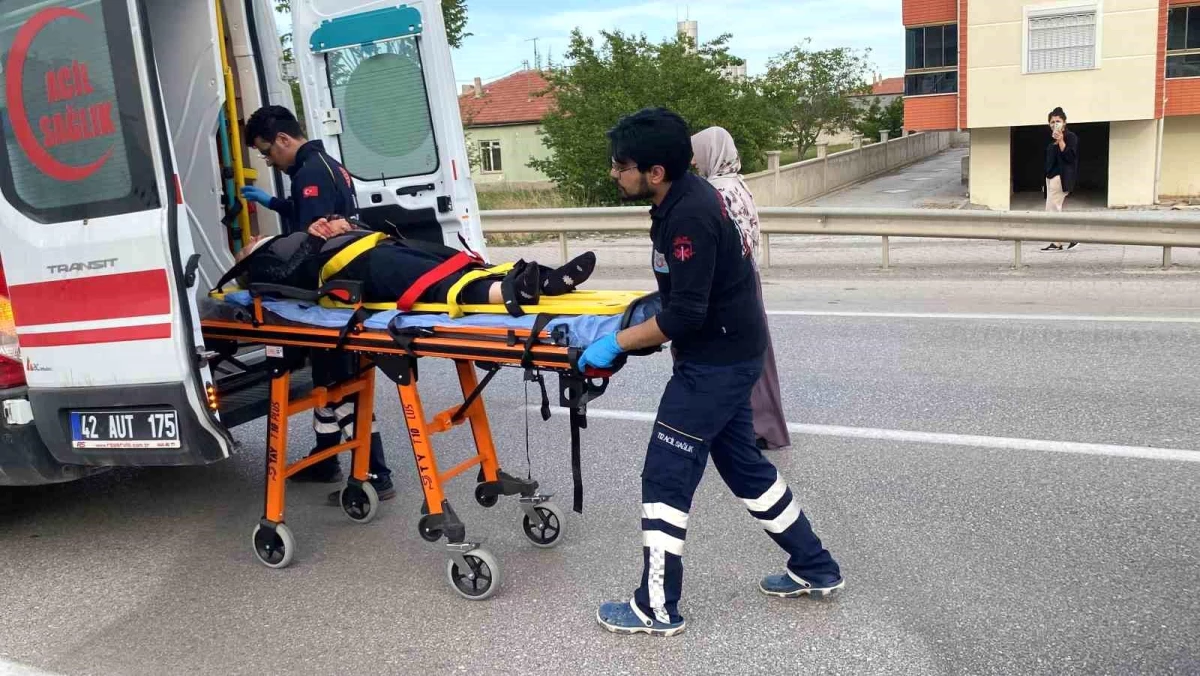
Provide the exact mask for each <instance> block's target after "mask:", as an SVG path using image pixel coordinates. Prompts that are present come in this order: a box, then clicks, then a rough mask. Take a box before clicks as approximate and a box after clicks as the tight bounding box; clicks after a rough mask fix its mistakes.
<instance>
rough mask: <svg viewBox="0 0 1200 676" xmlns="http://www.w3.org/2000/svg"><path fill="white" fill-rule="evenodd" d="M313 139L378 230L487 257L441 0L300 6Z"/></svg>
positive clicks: (298, 26) (301, 62)
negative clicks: (465, 247)
mask: <svg viewBox="0 0 1200 676" xmlns="http://www.w3.org/2000/svg"><path fill="white" fill-rule="evenodd" d="M292 22H293V30H294V52H295V59H296V62H297V67H298V71H299V74H300V79H301V91H302V95H303V98H304V108H305V116H306V122H307V127H308V132H309V136H310V138H312V139H321V140H322V141H324V142H325V146H326V150H327V151H328V152H329V153H330V154H331V155H333V156H334V157H336V158H338V159H339V160H340V161H341V162H342V164H344V165H345V166H346V169H347V170H348V171H349V172H350V174H351V175H353V177H354V184H355V191H356V195H357V198H358V206H359V210H360V213H361V216H362V219H363V220H364V221H365V222H366V223H368V224H369V225H370V226H371V227H372V228H374V229H377V230H380V231H384V232H389V233H396V232H398V233H400V234H401V235H404V236H405V237H412V238H416V239H426V240H429V241H435V242H441V243H444V244H446V245H448V246H453V247H457V248H461V245H460V244H459V240H458V237H459V235H460V234H461V235H462V237H463V238H464V239H465V240H466V241H467V243H468V244H469V245H470V246H471V247H472V248H473V249H475V250H476V251H478V252H480V253H481V254H484V255H485V256H486V249H485V246H484V240H483V230H482V228H481V226H480V222H479V209H478V202H477V198H476V195H475V188H474V183H473V182H472V180H471V169H470V166H469V165H468V163H467V150H466V141H465V138H464V134H463V128H462V121H461V118H460V116H459V109H458V96H457V92H456V89H455V80H454V66H453V64H452V63H451V59H450V45H449V43H448V42H447V40H446V27H445V23H444V21H443V19H442V12H441V7H440V4H439V2H438V0H412V1H411V2H409V3H408V4H406V5H405V4H399V3H397V2H396V1H395V0H390V1H387V0H293V2H292Z"/></svg>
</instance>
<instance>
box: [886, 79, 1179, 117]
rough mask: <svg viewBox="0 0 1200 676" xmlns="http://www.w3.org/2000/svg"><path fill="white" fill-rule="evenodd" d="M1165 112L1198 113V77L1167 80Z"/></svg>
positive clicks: (1169, 113)
mask: <svg viewBox="0 0 1200 676" xmlns="http://www.w3.org/2000/svg"><path fill="white" fill-rule="evenodd" d="M906 110H907V107H906ZM1166 114H1167V116H1168V117H1170V116H1173V115H1200V77H1189V78H1180V79H1174V80H1167V109H1166Z"/></svg>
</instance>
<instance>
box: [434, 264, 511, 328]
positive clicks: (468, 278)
mask: <svg viewBox="0 0 1200 676" xmlns="http://www.w3.org/2000/svg"><path fill="white" fill-rule="evenodd" d="M512 269H513V264H512V263H504V264H503V265H497V266H496V267H494V268H488V269H486V270H472V271H470V272H468V273H467V274H465V275H463V276H462V278H461V279H459V280H458V281H457V282H455V283H454V286H451V287H450V291H448V292H447V293H446V305H447V306H449V309H448V310H447V313H448V314H449V315H450V317H451V318H452V319H458V318H459V317H461V316H463V311H462V308H461V307H459V305H458V296H459V294H460V293H462V290H463V289H465V288H466V287H467V285H468V284H470V283H471V282H475V281H479V280H481V279H485V278H487V277H494V276H495V275H504V274H508V271H509V270H512Z"/></svg>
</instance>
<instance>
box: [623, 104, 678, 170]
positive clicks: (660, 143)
mask: <svg viewBox="0 0 1200 676" xmlns="http://www.w3.org/2000/svg"><path fill="white" fill-rule="evenodd" d="M608 140H609V144H610V145H611V147H612V159H614V160H616V161H617V162H634V163H636V164H637V168H638V171H643V172H645V171H650V169H651V168H652V167H653V166H654V165H656V164H657V165H661V166H662V168H663V169H666V171H667V180H668V181H676V180H678V179H680V178H682V177H683V176H684V175H685V174H687V171H688V167H689V166H690V165H691V163H692V135H691V133H690V132H689V131H688V125H687V122H685V121H684V120H683V118H682V117H680V116H679V115H677V114H675V113H673V112H671V111H669V110H667V109H666V108H643V109H642V110H639V111H638V112H636V113H634V114H632V115H627V116H625V117H623V118H621V120H620V121H619V122H617V124H616V126H615V127H613V128H612V129H609V130H608Z"/></svg>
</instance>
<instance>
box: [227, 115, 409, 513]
mask: <svg viewBox="0 0 1200 676" xmlns="http://www.w3.org/2000/svg"><path fill="white" fill-rule="evenodd" d="M246 138H248V139H249V140H250V142H251V143H253V144H254V147H255V148H257V149H258V152H259V153H260V154H261V155H262V157H263V159H264V160H266V161H267V163H268V164H270V165H271V166H274V167H278V168H279V169H282V170H283V171H285V172H287V175H288V176H289V177H290V178H291V183H292V196H291V197H290V198H289V199H286V200H285V199H280V198H278V197H275V196H273V195H271V194H269V193H267V192H266V191H265V190H263V189H262V188H258V187H255V186H246V187H244V188H243V189H242V196H243V197H245V198H246V199H247V200H250V201H252V202H257V203H258V204H260V205H262V206H264V207H266V208H268V209H270V210H272V211H274V212H276V213H278V214H279V215H280V217H281V218H282V219H283V230H284V233H285V234H292V233H297V232H304V231H306V230H307V229H308V227H309V226H310V225H312V224H313V223H314V222H315V221H317V219H320V218H323V217H325V216H328V215H330V214H342V215H345V216H352V217H357V216H358V206H357V204H356V202H355V199H354V186H353V183H352V181H351V180H350V174H349V173H348V172H347V171H346V170H345V169H344V168H343V167H342V165H341V164H339V163H338V162H337V160H335V159H333V158H332V157H330V156H329V155H327V154H326V153H325V146H324V144H323V143H321V142H320V141H309V140H308V139H306V138H305V137H304V133H303V131H302V130H301V129H300V123H299V122H298V121H297V120H296V116H295V115H293V114H292V112H291V111H289V110H288V109H287V108H284V107H282V106H266V107H264V108H260V109H259V110H257V111H255V113H254V114H253V115H251V116H250V119H249V120H247V121H246ZM357 364H358V358H357V357H356V356H355V355H352V354H349V353H344V352H336V351H332V350H314V351H313V353H312V376H313V385H315V386H317V387H332V386H334V385H337V384H338V383H341V382H344V381H346V380H348V379H350V378H352V377H354V375H356V372H357ZM356 399H357V398H356V397H350V398H348V399H346V400H343V401H340V402H337V403H335V404H333V405H331V406H328V407H318V408H314V409H313V431H314V433H315V434H316V437H317V445H316V448H314V449H313V451H312V453H317V452H319V451H321V450H324V449H326V448H332V447H334V446H337V445H338V444H339V443H341V442H342V439H343V437H345V439H347V440H348V439H350V437H351V436H352V435H353V430H354V415H355V413H354V410H355V408H354V405H355V400H356ZM372 425H374V422H373V421H372ZM371 432H372V434H371V467H370V470H369V471H370V474H371V477H372V478H371V484H372V485H373V486H374V487H375V491H376V492H377V493H378V494H379V499H380V500H390V499H391V498H393V497H395V496H396V489H395V488H394V487H393V485H392V479H391V475H392V472H391V470H389V469H388V466H387V461H386V459H385V458H384V454H383V438H382V437H381V436H380V435H379V433H378V432H377V431H375V430H374V429H372V430H371ZM343 478H344V477H343V476H342V470H341V464H340V462H339V460H338V458H337V457H336V456H335V457H332V458H329V459H328V460H326V461H324V462H320V463H317V464H316V465H313V466H311V467H308V468H306V469H305V470H304V471H302V472H300V473H298V474H296V475H294V476H293V477H292V479H293V480H295V481H301V482H304V481H311V482H317V483H340V482H341V481H342V480H343ZM329 503H330V504H332V505H337V504H339V503H340V500H339V498H338V493H337V492H334V493H332V494H330V496H329Z"/></svg>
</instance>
